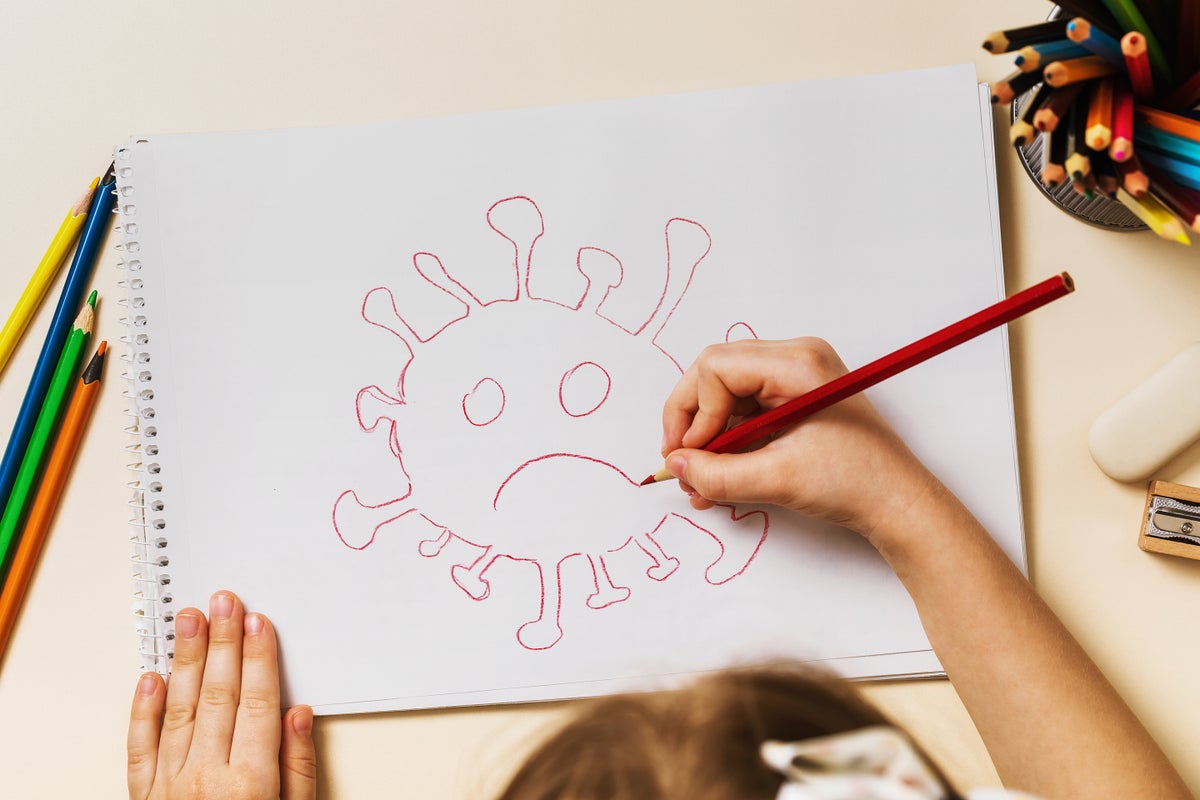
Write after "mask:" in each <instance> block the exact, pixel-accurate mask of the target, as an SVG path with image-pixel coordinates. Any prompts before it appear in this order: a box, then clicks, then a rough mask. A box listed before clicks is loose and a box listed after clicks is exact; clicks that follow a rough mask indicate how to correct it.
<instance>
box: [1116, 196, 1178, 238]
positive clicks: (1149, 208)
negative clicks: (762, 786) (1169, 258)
mask: <svg viewBox="0 0 1200 800" xmlns="http://www.w3.org/2000/svg"><path fill="white" fill-rule="evenodd" d="M1117 199H1118V200H1120V201H1121V204H1122V205H1124V206H1125V207H1126V208H1128V209H1129V210H1130V211H1132V212H1133V214H1134V216H1136V217H1137V218H1138V219H1140V220H1141V221H1142V222H1144V223H1146V227H1148V228H1149V229H1150V230H1152V231H1154V232H1155V233H1156V234H1158V235H1159V236H1160V237H1162V238H1163V239H1166V240H1168V241H1172V242H1178V243H1179V244H1187V245H1190V244H1191V243H1192V242H1191V239H1189V238H1188V235H1187V231H1186V230H1185V229H1184V227H1183V223H1182V222H1180V221H1179V220H1177V219H1175V216H1174V215H1173V214H1172V213H1171V212H1170V211H1168V210H1167V209H1166V207H1165V206H1163V204H1162V203H1160V202H1158V200H1156V199H1155V197H1154V195H1152V194H1145V195H1142V196H1141V197H1133V196H1132V195H1130V194H1129V193H1128V192H1126V191H1125V190H1124V189H1118V190H1117Z"/></svg>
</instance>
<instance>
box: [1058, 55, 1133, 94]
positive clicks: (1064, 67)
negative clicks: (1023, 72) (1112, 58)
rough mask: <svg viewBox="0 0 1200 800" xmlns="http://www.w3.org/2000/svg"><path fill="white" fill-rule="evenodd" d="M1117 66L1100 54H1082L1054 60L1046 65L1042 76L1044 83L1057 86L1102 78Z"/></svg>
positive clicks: (1115, 69) (1112, 71)
mask: <svg viewBox="0 0 1200 800" xmlns="http://www.w3.org/2000/svg"><path fill="white" fill-rule="evenodd" d="M1116 71H1117V68H1116V67H1114V66H1113V65H1112V64H1110V63H1108V62H1107V61H1105V60H1104V59H1103V58H1101V57H1100V56H1083V57H1082V58H1069V59H1067V60H1066V61H1055V62H1054V63H1053V64H1051V65H1050V66H1048V67H1046V70H1045V73H1044V74H1043V76H1042V77H1043V78H1045V80H1046V83H1048V84H1050V85H1051V86H1053V87H1055V88H1058V87H1059V86H1067V85H1070V84H1072V83H1078V82H1079V81H1090V80H1091V79H1092V78H1103V77H1104V76H1105V75H1112V74H1113V73H1114V72H1116Z"/></svg>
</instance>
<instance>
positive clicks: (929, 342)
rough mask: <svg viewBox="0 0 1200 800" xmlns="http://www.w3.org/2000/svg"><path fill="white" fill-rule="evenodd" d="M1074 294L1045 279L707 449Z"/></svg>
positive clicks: (785, 421) (752, 437) (771, 426)
mask: <svg viewBox="0 0 1200 800" xmlns="http://www.w3.org/2000/svg"><path fill="white" fill-rule="evenodd" d="M1074 289H1075V284H1074V282H1073V281H1072V280H1071V276H1070V275H1068V274H1067V273H1065V272H1064V273H1062V274H1060V275H1056V276H1055V277H1053V278H1049V279H1047V280H1044V281H1042V282H1041V283H1038V284H1036V285H1034V286H1031V287H1029V288H1028V289H1025V290H1023V291H1021V292H1018V293H1017V294H1014V295H1012V296H1011V297H1008V298H1005V299H1004V300H1001V301H1000V302H998V303H995V304H993V305H991V306H988V307H987V308H985V309H983V310H982V311H979V312H977V313H975V314H972V315H971V316H968V317H966V318H964V319H962V320H959V321H958V322H955V323H953V324H952V325H948V326H947V327H945V328H942V329H941V330H939V331H937V332H936V333H933V334H930V335H929V336H926V337H925V338H923V339H918V340H917V341H915V342H913V343H912V344H909V345H906V346H905V347H902V348H900V349H899V350H896V351H895V352H893V353H890V354H888V355H886V356H883V357H882V358H879V359H876V360H875V361H872V362H871V363H869V364H866V365H865V366H862V367H859V368H858V369H855V370H852V371H851V372H848V373H846V374H845V375H843V376H841V377H840V378H835V379H834V380H832V381H830V382H829V383H826V384H825V385H823V386H820V387H818V388H816V389H813V390H812V391H811V392H807V393H806V394H803V395H801V396H799V397H796V398H793V399H792V400H789V401H787V402H786V403H784V404H783V405H781V406H778V407H776V408H773V409H771V410H770V411H764V412H763V413H762V414H759V415H758V416H756V417H753V418H751V419H749V420H746V421H745V422H743V423H741V424H740V425H736V426H734V427H732V428H730V429H729V430H727V431H725V432H724V433H722V434H720V435H719V436H717V437H716V438H714V439H713V440H712V441H711V442H709V443H708V444H706V445H705V446H704V448H703V449H704V450H707V451H708V452H710V453H734V452H738V451H741V450H744V449H745V448H747V447H749V446H750V445H752V444H754V443H755V442H758V441H762V440H763V439H765V438H767V437H769V436H771V435H772V434H774V433H776V432H777V431H780V430H782V429H783V428H786V427H788V426H790V425H794V424H796V423H797V422H800V421H801V420H803V419H805V418H807V417H809V416H811V415H813V414H815V413H817V412H818V411H820V410H822V409H824V408H828V407H829V406H831V405H833V404H834V403H838V402H840V401H842V400H845V399H846V398H847V397H851V396H852V395H856V394H858V393H859V392H862V391H864V390H866V389H869V388H870V387H872V386H874V385H875V384H877V383H879V382H880V381H883V380H886V379H887V378H890V377H892V376H893V375H897V374H899V373H900V372H903V371H904V370H906V369H909V368H910V367H914V366H916V365H917V364H920V363H921V362H923V361H927V360H928V359H930V358H933V357H934V356H936V355H938V354H940V353H944V352H945V351H947V350H949V349H950V348H952V347H955V346H956V345H959V344H962V343H963V342H966V341H968V340H970V339H974V338H975V337H976V336H979V335H980V334H982V333H985V332H987V331H990V330H992V329H993V328H996V327H999V326H1000V325H1003V324H1005V323H1006V322H1011V321H1012V320H1014V319H1016V318H1017V317H1020V316H1022V315H1023V314H1027V313H1029V312H1030V311H1033V310H1034V309H1036V308H1040V307H1041V306H1044V305H1046V304H1047V303H1049V302H1051V301H1052V300H1056V299H1058V298H1060V297H1062V296H1064V295H1066V294H1069V293H1070V292H1072V291H1074ZM672 477H674V476H672V475H671V474H670V473H669V472H667V470H666V468H665V467H664V468H662V469H660V470H659V471H658V472H656V473H654V474H653V475H651V476H649V477H648V478H646V480H644V481H642V485H643V486H645V485H647V484H649V483H655V482H657V481H665V480H669V479H671V478H672Z"/></svg>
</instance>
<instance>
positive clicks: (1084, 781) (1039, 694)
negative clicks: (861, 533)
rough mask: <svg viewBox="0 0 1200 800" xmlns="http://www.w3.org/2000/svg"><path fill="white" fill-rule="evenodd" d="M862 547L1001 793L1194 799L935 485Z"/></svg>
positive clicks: (975, 526) (1071, 643)
mask: <svg viewBox="0 0 1200 800" xmlns="http://www.w3.org/2000/svg"><path fill="white" fill-rule="evenodd" d="M871 539H872V542H873V543H874V544H875V545H876V547H878V548H879V550H880V552H881V553H882V554H883V556H884V558H886V559H887V561H888V563H889V564H890V565H891V566H892V568H893V569H894V570H895V572H896V574H897V575H898V576H899V577H900V579H901V581H903V583H904V585H905V587H906V588H907V589H908V591H909V593H910V594H911V595H912V597H913V600H914V602H915V603H916V606H917V610H918V612H919V614H920V616H921V621H922V623H923V625H924V626H925V630H926V632H927V633H928V635H929V640H930V642H931V643H932V645H933V648H934V650H935V651H936V652H937V654H938V657H939V658H940V659H941V662H942V665H943V667H944V668H945V670H946V673H947V675H948V676H949V677H950V680H951V682H952V683H953V684H954V686H955V689H956V690H957V692H958V694H959V697H960V698H961V699H962V701H963V704H964V705H965V706H966V708H967V711H968V712H969V713H970V714H971V717H972V719H973V720H974V721H975V724H976V726H977V727H978V729H979V732H980V735H981V736H982V737H983V741H984V743H985V744H986V745H987V747H988V750H989V752H990V753H991V755H992V758H993V760H994V762H995V765H996V769H997V770H998V772H999V774H1000V777H1001V779H1002V780H1003V781H1004V782H1005V784H1006V785H1008V786H1011V787H1012V788H1016V789H1021V790H1024V791H1028V792H1034V793H1036V794H1038V795H1040V796H1041V797H1044V798H1047V800H1051V799H1052V798H1083V797H1097V798H1098V797H1154V798H1176V797H1178V798H1188V797H1191V794H1190V793H1189V792H1188V790H1187V788H1186V786H1185V785H1184V783H1183V781H1182V779H1181V778H1180V777H1179V775H1178V773H1177V772H1176V771H1175V770H1174V768H1173V767H1172V766H1171V765H1170V763H1169V762H1168V761H1167V759H1166V757H1165V756H1164V755H1163V753H1162V751H1161V750H1160V749H1159V748H1158V746H1157V745H1156V744H1155V743H1154V741H1153V740H1152V739H1151V738H1150V735H1149V734H1148V733H1147V732H1146V730H1145V728H1143V727H1142V725H1141V723H1140V722H1138V720H1137V718H1136V717H1135V716H1134V715H1133V713H1132V712H1131V711H1130V710H1129V707H1128V706H1126V705H1125V703H1124V701H1123V700H1122V699H1121V698H1120V696H1119V695H1118V694H1117V693H1116V691H1115V690H1114V689H1113V688H1112V686H1111V685H1110V684H1109V683H1108V681H1107V680H1106V679H1105V678H1104V676H1103V675H1102V674H1101V673H1100V671H1099V669H1097V667H1096V665H1095V664H1094V663H1092V661H1091V659H1090V658H1089V657H1088V656H1087V654H1086V653H1085V652H1084V651H1083V649H1082V648H1081V647H1080V646H1079V644H1078V643H1077V642H1076V641H1075V639H1074V638H1073V637H1072V636H1071V634H1070V633H1068V631H1067V629H1066V628H1065V627H1064V626H1063V624H1062V623H1061V622H1060V621H1059V620H1058V618H1057V617H1056V616H1055V615H1054V613H1053V612H1052V611H1051V610H1050V609H1049V608H1048V607H1047V606H1046V604H1045V603H1044V602H1043V601H1042V600H1041V598H1040V597H1038V595H1037V594H1036V593H1035V592H1034V590H1033V588H1032V587H1031V586H1030V584H1029V582H1028V581H1026V580H1025V578H1024V576H1022V575H1021V573H1020V572H1019V571H1018V570H1017V568H1016V567H1015V566H1014V565H1013V564H1012V562H1011V561H1010V560H1009V559H1008V557H1007V556H1006V555H1005V554H1004V553H1003V551H1001V550H1000V548H999V547H998V546H997V545H996V543H995V542H994V541H993V540H992V538H991V537H990V536H989V535H988V534H987V532H986V531H985V530H984V529H983V527H982V526H981V525H980V524H979V523H978V522H977V521H976V520H975V519H974V517H972V516H971V514H970V513H969V512H968V511H967V510H966V509H965V508H964V507H963V506H962V504H961V503H959V502H958V500H957V499H956V498H954V496H953V495H952V494H950V492H949V491H948V490H946V489H944V487H941V486H940V485H936V484H935V485H933V486H932V487H931V488H930V489H929V491H927V492H926V493H925V494H924V495H923V496H922V497H921V498H920V499H919V500H918V501H916V502H915V503H914V505H913V506H912V507H910V508H909V509H908V511H907V512H906V513H905V515H904V517H903V519H897V520H894V521H893V523H892V524H889V525H886V526H884V527H881V528H880V529H879V530H876V531H873V532H872V535H871Z"/></svg>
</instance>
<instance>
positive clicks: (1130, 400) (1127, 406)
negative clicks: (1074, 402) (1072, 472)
mask: <svg viewBox="0 0 1200 800" xmlns="http://www.w3.org/2000/svg"><path fill="white" fill-rule="evenodd" d="M1197 439H1200V342H1197V343H1196V344H1193V345H1191V346H1189V347H1187V348H1186V349H1184V350H1183V351H1182V352H1180V353H1179V354H1178V355H1176V356H1175V357H1174V358H1172V359H1171V360H1170V361H1168V362H1167V363H1166V364H1163V365H1162V367H1160V368H1159V369H1158V370H1157V371H1156V372H1155V373H1154V374H1153V375H1151V376H1150V377H1148V378H1146V380H1144V381H1143V382H1142V383H1140V384H1138V385H1137V386H1136V387H1134V389H1133V390H1132V391H1131V392H1129V394H1127V395H1125V396H1124V397H1122V398H1121V399H1120V400H1118V401H1117V402H1116V403H1114V404H1113V406H1112V407H1111V408H1109V409H1108V410H1107V411H1105V412H1104V413H1103V414H1101V415H1100V416H1099V417H1097V418H1096V421H1095V422H1094V423H1093V424H1092V429H1091V431H1090V432H1089V433H1088V450H1090V451H1091V453H1092V459H1093V460H1094V461H1095V462H1096V465H1097V466H1099V467H1100V469H1102V470H1104V473H1105V474H1106V475H1108V476H1109V477H1110V478H1113V479H1114V480H1118V481H1142V480H1145V479H1146V478H1148V477H1150V475H1151V474H1152V473H1153V472H1154V471H1155V470H1156V469H1158V468H1159V467H1161V466H1162V465H1163V464H1165V463H1167V462H1168V461H1170V460H1171V458H1173V457H1174V456H1175V455H1177V454H1178V453H1179V452H1180V451H1182V450H1183V449H1184V448H1186V447H1187V446H1188V445H1190V444H1191V443H1192V442H1194V441H1196V440H1197Z"/></svg>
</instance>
